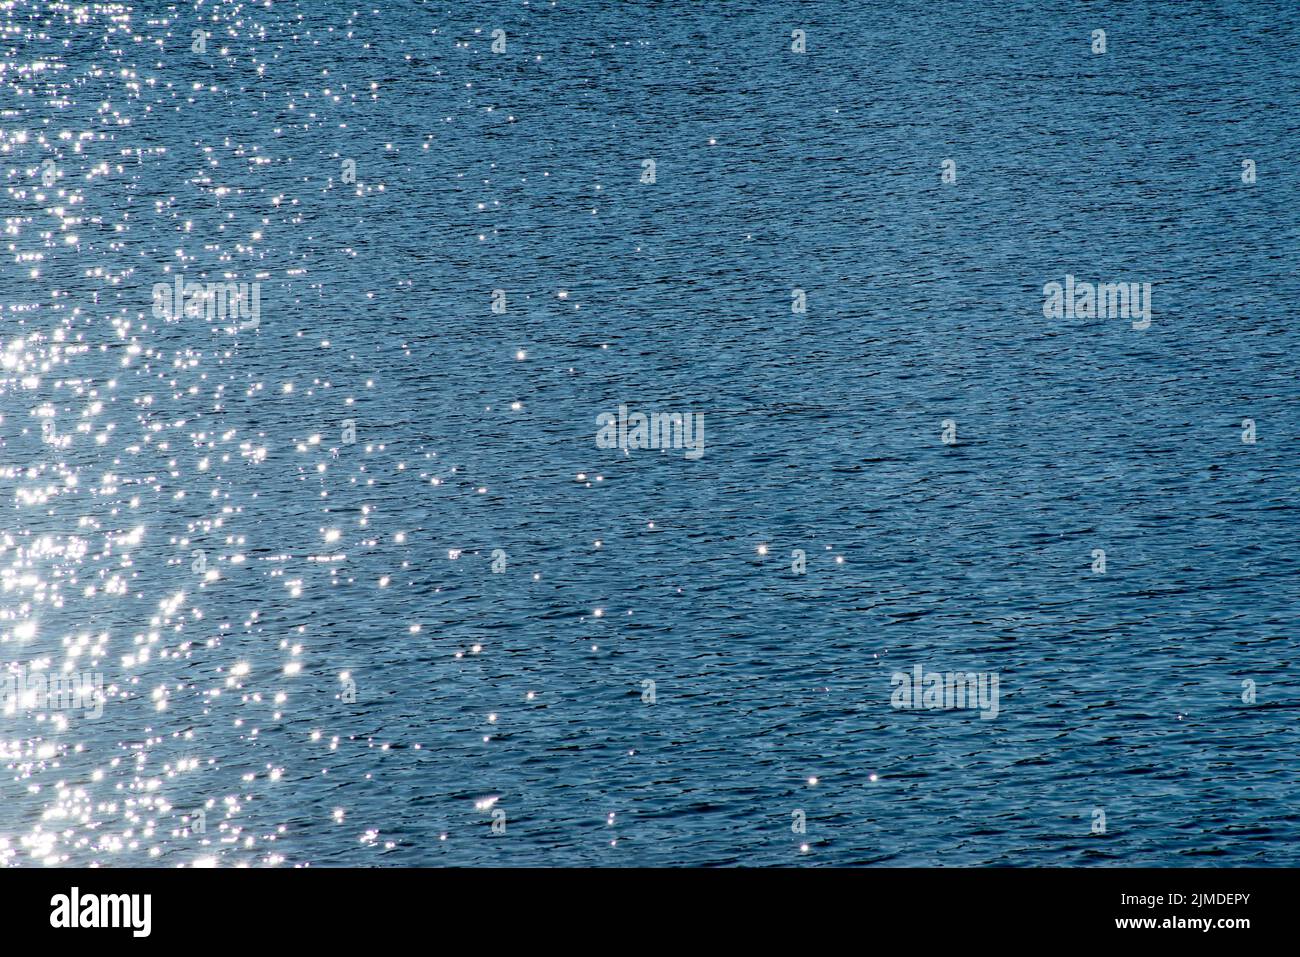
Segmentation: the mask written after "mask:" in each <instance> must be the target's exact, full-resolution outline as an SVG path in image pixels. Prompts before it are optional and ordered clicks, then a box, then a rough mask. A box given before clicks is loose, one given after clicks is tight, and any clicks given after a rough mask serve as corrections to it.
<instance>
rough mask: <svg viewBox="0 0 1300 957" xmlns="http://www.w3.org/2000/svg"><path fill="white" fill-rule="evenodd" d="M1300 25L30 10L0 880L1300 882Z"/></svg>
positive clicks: (0, 102) (8, 174) (8, 207)
mask: <svg viewBox="0 0 1300 957" xmlns="http://www.w3.org/2000/svg"><path fill="white" fill-rule="evenodd" d="M77 11H81V12H80V13H78V12H77ZM1297 19H1298V17H1297V9H1296V7H1295V5H1294V4H1292V3H1283V2H1255V3H1244V2H1243V3H1235V2H1224V3H1214V4H1187V3H1179V2H1140V3H1127V4H1103V3H1092V4H1080V3H1065V2H1013V3H1002V4H996V5H990V4H974V3H970V4H965V3H957V4H936V3H919V2H903V3H831V2H821V0H816V2H807V3H799V4H750V5H744V4H731V3H727V4H723V3H685V2H672V3H625V2H620V3H614V2H556V3H537V2H532V3H518V2H514V3H456V4H434V3H411V2H397V3H376V4H367V5H364V6H358V7H356V8H355V9H354V8H351V7H347V6H341V7H340V6H336V5H334V4H325V3H319V4H318V3H311V2H306V0H303V2H299V3H292V2H276V3H273V4H270V5H265V4H251V3H235V2H226V3H205V4H203V5H201V6H192V5H179V6H163V5H153V4H142V5H138V6H135V5H131V4H120V5H119V4H89V5H86V6H84V7H75V8H74V7H68V6H65V5H60V4H53V3H45V2H35V0H19V2H17V3H15V4H14V5H13V6H12V8H11V9H10V10H9V11H7V13H6V25H5V28H4V34H3V36H2V37H0V40H2V41H3V42H2V44H0V46H2V48H3V66H4V71H3V73H0V175H2V176H3V181H4V189H5V197H4V198H5V213H4V217H5V218H4V225H5V237H4V250H3V252H4V255H3V256H2V257H0V309H2V310H3V311H2V312H0V349H2V350H3V352H0V356H2V357H3V367H0V507H3V520H2V521H0V576H2V577H0V586H2V588H3V590H2V591H0V665H2V666H3V667H4V669H5V670H4V672H3V674H4V675H7V676H9V678H11V679H14V678H17V677H23V678H28V679H29V678H31V677H32V676H38V677H39V676H45V675H48V674H51V673H59V672H65V673H71V674H83V673H84V674H93V675H95V676H97V680H99V681H102V695H103V700H102V714H101V715H99V716H98V717H96V716H94V714H93V713H92V712H91V711H90V710H89V709H87V708H80V709H78V708H69V707H66V706H64V707H57V706H55V703H52V702H51V701H50V700H48V699H47V698H42V697H41V696H39V695H37V696H35V697H33V696H32V695H31V694H30V693H29V694H27V695H26V696H25V697H24V695H23V694H19V693H16V692H15V693H10V692H3V693H0V704H3V705H4V709H3V711H0V761H2V762H3V767H2V769H0V770H2V771H3V773H2V774H0V794H2V795H3V800H0V863H6V864H10V865H24V866H38V865H41V864H47V865H58V864H73V865H87V864H103V865H109V866H126V865H131V866H139V865H146V866H148V865H158V866H197V865H213V864H215V865H220V866H238V865H251V866H266V865H283V866H292V865H305V864H310V865H312V866H331V865H390V866H391V865H492V866H516V865H584V866H587V865H590V866H643V865H655V866H664V865H669V866H725V865H740V866H770V865H777V866H845V865H883V866H903V865H953V866H969V865H1022V866H1028V865H1101V866H1138V865H1157V866H1187V865H1193V866H1198V865H1205V866H1245V865H1290V866H1294V865H1295V864H1297V862H1298V858H1297V853H1296V850H1295V848H1296V846H1297V841H1298V840H1300V811H1297V809H1296V801H1295V796H1296V787H1297V784H1298V783H1300V782H1298V780H1297V768H1296V761H1295V757H1296V754H1297V750H1298V747H1300V732H1298V731H1297V722H1296V716H1297V708H1298V707H1300V680H1298V679H1297V674H1296V661H1295V658H1296V642H1297V619H1298V616H1297V603H1298V601H1300V578H1298V575H1297V573H1298V572H1300V561H1298V560H1297V555H1298V554H1300V552H1298V550H1297V532H1300V522H1298V521H1297V516H1296V490H1297V478H1298V476H1300V468H1298V467H1297V466H1298V464H1300V458H1298V456H1297V452H1296V449H1297V441H1298V440H1300V418H1298V417H1297V398H1298V397H1300V388H1298V387H1297V377H1296V372H1297V364H1296V360H1295V350H1296V347H1297V343H1298V336H1300V333H1297V330H1296V323H1297V320H1298V319H1300V309H1298V308H1297V302H1300V279H1298V278H1297V269H1296V265H1295V263H1296V255H1297V251H1298V250H1300V213H1298V212H1297V205H1296V197H1297V195H1300V189H1298V187H1300V174H1298V173H1297V169H1296V146H1297V142H1298V141H1300V136H1298V135H1297V134H1300V111H1298V110H1297V107H1298V106H1300V26H1298V24H1297ZM196 29H205V30H207V31H208V33H209V36H208V37H207V38H206V41H205V44H204V50H203V51H202V52H197V51H196V50H195V49H194V48H193V45H194V40H193V31H194V30H196ZM494 30H503V31H504V44H505V49H504V51H503V52H499V53H497V52H493V49H492V45H493V42H494V37H493V31H494ZM797 30H802V31H804V34H803V37H804V42H805V43H806V52H803V53H798V52H795V51H794V50H793V49H792V44H795V43H797V42H798V39H797V38H796V37H794V36H792V33H793V31H797ZM1095 30H1104V31H1105V44H1106V49H1105V52H1104V53H1099V52H1097V53H1095V52H1094V51H1093V46H1094V42H1095V40H1094V33H1093V31H1095ZM498 36H500V35H498ZM47 160H50V161H52V162H51V163H50V164H49V165H46V161H47ZM646 160H652V161H653V182H648V181H645V180H647V179H648V178H649V170H650V167H649V166H648V165H647V164H646V162H645V161H646ZM946 160H951V161H952V163H953V164H955V165H948V166H945V161H946ZM1247 160H1249V161H1251V164H1253V165H1252V166H1251V167H1250V168H1251V170H1253V177H1252V176H1250V175H1246V176H1245V177H1243V174H1244V173H1246V170H1247V167H1246V166H1244V165H1243V163H1244V161H1247ZM349 161H351V163H354V164H355V182H352V181H351V175H350V174H351V166H350V164H349ZM945 169H949V170H953V171H955V181H945V177H944V175H943V173H944V171H945ZM47 170H52V171H53V172H52V173H51V174H50V176H52V177H53V179H52V180H51V181H50V183H49V184H47V183H46V182H43V181H42V175H43V174H44V173H45V171H47ZM948 179H953V177H952V176H949V177H948ZM1246 180H1252V181H1246ZM178 276H179V277H180V278H181V279H182V281H183V282H197V283H224V282H230V283H257V284H258V289H259V296H260V299H259V303H260V305H259V308H260V314H259V315H258V317H257V318H258V321H257V323H256V324H253V325H247V326H245V327H244V328H240V327H239V325H238V324H232V323H231V322H227V321H223V320H221V319H220V318H219V317H215V316H204V315H199V316H191V315H184V314H182V315H179V316H177V315H171V314H168V315H161V314H156V313H155V310H154V308H153V305H154V300H153V289H154V287H155V285H156V284H165V285H167V286H169V287H170V286H171V285H172V284H173V283H174V281H175V279H176V278H177V277H178ZM1067 276H1072V277H1074V281H1076V282H1078V283H1083V282H1087V283H1111V282H1117V283H1118V282H1122V283H1137V284H1139V285H1140V284H1142V283H1149V284H1150V298H1149V305H1150V315H1149V318H1150V323H1149V326H1147V327H1145V328H1134V322H1133V321H1130V318H1128V317H1122V316H1105V317H1101V318H1079V317H1060V318H1057V317H1052V316H1047V315H1045V310H1044V302H1045V298H1046V295H1047V294H1046V292H1045V287H1048V286H1049V284H1051V283H1053V282H1059V283H1062V284H1064V283H1065V282H1066V277H1067ZM796 290H798V291H801V292H802V297H803V300H804V301H805V302H806V311H801V312H796V311H794V310H793V308H792V306H793V305H794V304H795V302H796V299H795V297H796V296H797V295H798V293H797V292H796ZM498 291H499V292H498ZM502 297H504V300H503V301H504V311H494V309H493V304H494V302H498V303H500V302H501V301H502ZM498 308H500V307H499V306H498ZM1139 324H1140V323H1139ZM620 406H625V407H626V408H627V410H628V412H629V413H633V412H641V413H644V414H647V415H648V414H650V413H656V412H657V413H680V414H683V415H690V416H693V417H702V419H701V420H699V421H702V428H703V432H702V438H703V443H702V454H699V455H690V454H687V453H688V452H690V451H691V450H690V449H686V448H682V447H674V448H667V449H655V448H631V447H629V448H622V447H613V448H610V447H602V444H604V445H608V443H601V442H598V440H597V439H598V430H599V428H600V425H599V424H598V421H597V419H598V417H599V416H601V415H602V414H613V415H617V414H618V411H619V407H620ZM1245 420H1250V421H1249V423H1247V422H1245ZM43 429H44V431H43ZM1252 430H1253V431H1252ZM354 436H355V441H349V440H350V439H351V438H353V437H354ZM697 437H698V436H697ZM1252 438H1253V441H1249V439H1252ZM945 439H947V440H948V441H945ZM629 444H630V443H629ZM697 451H698V450H697ZM1099 550H1100V551H1104V553H1105V559H1104V561H1105V568H1104V572H1102V571H1101V570H1100V566H1099V564H1098V558H1097V553H1098V551H1099ZM796 552H798V553H799V554H796ZM494 565H495V567H496V569H498V570H494ZM796 566H799V567H800V569H801V571H800V570H796ZM917 666H920V667H921V668H922V670H923V672H926V673H928V672H939V673H945V672H976V673H978V674H981V675H986V676H987V675H992V676H996V677H997V679H998V683H999V684H998V687H999V695H1000V697H999V699H998V707H997V713H996V716H992V717H981V713H980V712H979V711H978V710H975V709H972V708H936V709H928V708H920V709H914V708H903V707H895V704H896V703H897V701H896V700H895V699H894V692H895V682H894V680H893V679H894V676H895V675H897V674H909V675H910V674H912V673H913V669H914V668H915V667H917ZM6 695H7V697H6ZM200 811H201V812H202V814H199V813H198V812H200Z"/></svg>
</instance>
